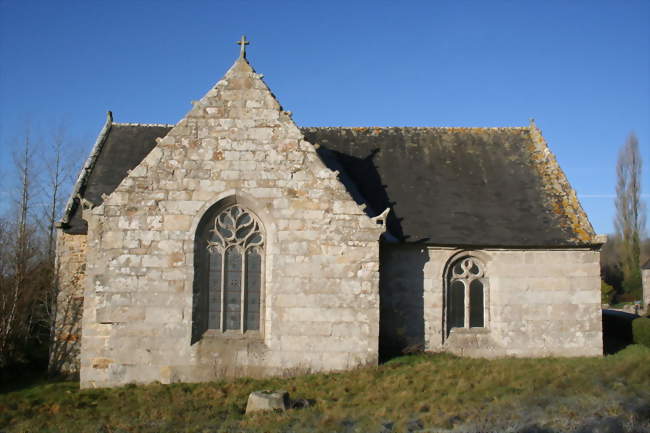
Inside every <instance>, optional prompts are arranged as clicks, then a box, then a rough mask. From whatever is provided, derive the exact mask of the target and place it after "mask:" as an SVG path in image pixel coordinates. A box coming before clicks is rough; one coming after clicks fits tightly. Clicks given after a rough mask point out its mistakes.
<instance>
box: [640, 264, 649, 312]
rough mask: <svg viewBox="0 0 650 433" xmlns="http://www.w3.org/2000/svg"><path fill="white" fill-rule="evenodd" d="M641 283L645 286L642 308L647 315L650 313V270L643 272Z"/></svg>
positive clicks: (643, 270)
mask: <svg viewBox="0 0 650 433" xmlns="http://www.w3.org/2000/svg"><path fill="white" fill-rule="evenodd" d="M641 282H642V284H643V300H642V304H643V305H642V307H643V309H644V310H645V311H646V312H647V313H650V269H642V270H641Z"/></svg>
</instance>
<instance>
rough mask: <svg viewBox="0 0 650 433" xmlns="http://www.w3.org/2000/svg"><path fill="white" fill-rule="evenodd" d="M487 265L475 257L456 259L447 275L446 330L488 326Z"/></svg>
mask: <svg viewBox="0 0 650 433" xmlns="http://www.w3.org/2000/svg"><path fill="white" fill-rule="evenodd" d="M486 284H487V278H486V276H485V267H484V266H483V264H482V263H481V262H480V261H479V260H478V259H476V258H475V257H463V258H461V259H459V260H456V261H455V262H454V263H453V264H452V265H451V266H450V268H449V271H448V275H447V333H449V332H451V330H452V329H453V328H483V327H485V289H486Z"/></svg>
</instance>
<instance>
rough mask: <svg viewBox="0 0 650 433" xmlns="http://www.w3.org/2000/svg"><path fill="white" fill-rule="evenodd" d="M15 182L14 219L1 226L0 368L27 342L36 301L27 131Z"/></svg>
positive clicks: (30, 145) (30, 151) (17, 157)
mask: <svg viewBox="0 0 650 433" xmlns="http://www.w3.org/2000/svg"><path fill="white" fill-rule="evenodd" d="M14 162H15V167H16V170H17V174H18V179H19V188H18V193H17V200H16V207H15V216H14V218H13V221H10V222H6V221H5V223H4V224H3V228H2V229H3V233H2V236H3V237H4V238H5V239H3V242H2V248H3V253H2V256H3V262H4V266H3V272H4V275H3V276H2V282H1V283H0V284H2V285H1V287H0V366H1V365H4V364H6V363H7V362H8V361H9V360H10V359H11V357H12V356H13V355H14V353H13V352H14V351H15V345H16V343H17V341H19V340H20V339H24V338H27V336H28V335H29V330H30V327H31V324H32V318H33V316H32V313H33V311H32V305H33V302H34V300H35V299H36V298H37V297H38V293H37V291H36V290H35V288H34V286H33V284H32V283H33V282H34V278H33V277H34V275H33V273H32V271H33V269H34V268H33V267H34V265H35V264H36V263H35V262H36V261H37V257H36V255H37V239H36V235H35V230H34V227H33V225H32V224H30V221H29V213H30V208H31V206H32V186H33V185H32V184H33V143H32V134H31V130H30V129H29V127H27V129H26V131H25V134H24V136H23V137H22V139H21V143H20V148H19V151H18V152H16V154H14Z"/></svg>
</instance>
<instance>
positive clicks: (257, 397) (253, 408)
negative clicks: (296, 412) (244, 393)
mask: <svg viewBox="0 0 650 433" xmlns="http://www.w3.org/2000/svg"><path fill="white" fill-rule="evenodd" d="M289 403H290V402H289V393H288V392H286V391H255V392H252V393H250V395H249V396H248V402H247V403H246V414H247V415H248V414H250V413H254V412H260V411H269V410H279V411H285V410H287V409H289Z"/></svg>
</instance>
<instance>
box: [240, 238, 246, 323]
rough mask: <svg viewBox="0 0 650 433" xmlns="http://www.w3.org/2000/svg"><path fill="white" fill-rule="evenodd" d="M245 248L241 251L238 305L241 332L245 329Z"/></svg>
mask: <svg viewBox="0 0 650 433" xmlns="http://www.w3.org/2000/svg"><path fill="white" fill-rule="evenodd" d="M245 283H246V249H244V248H242V251H241V300H240V307H239V329H240V331H241V333H242V334H243V333H244V331H245V327H244V319H245V318H246V290H245V288H246V286H244V284H245Z"/></svg>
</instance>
